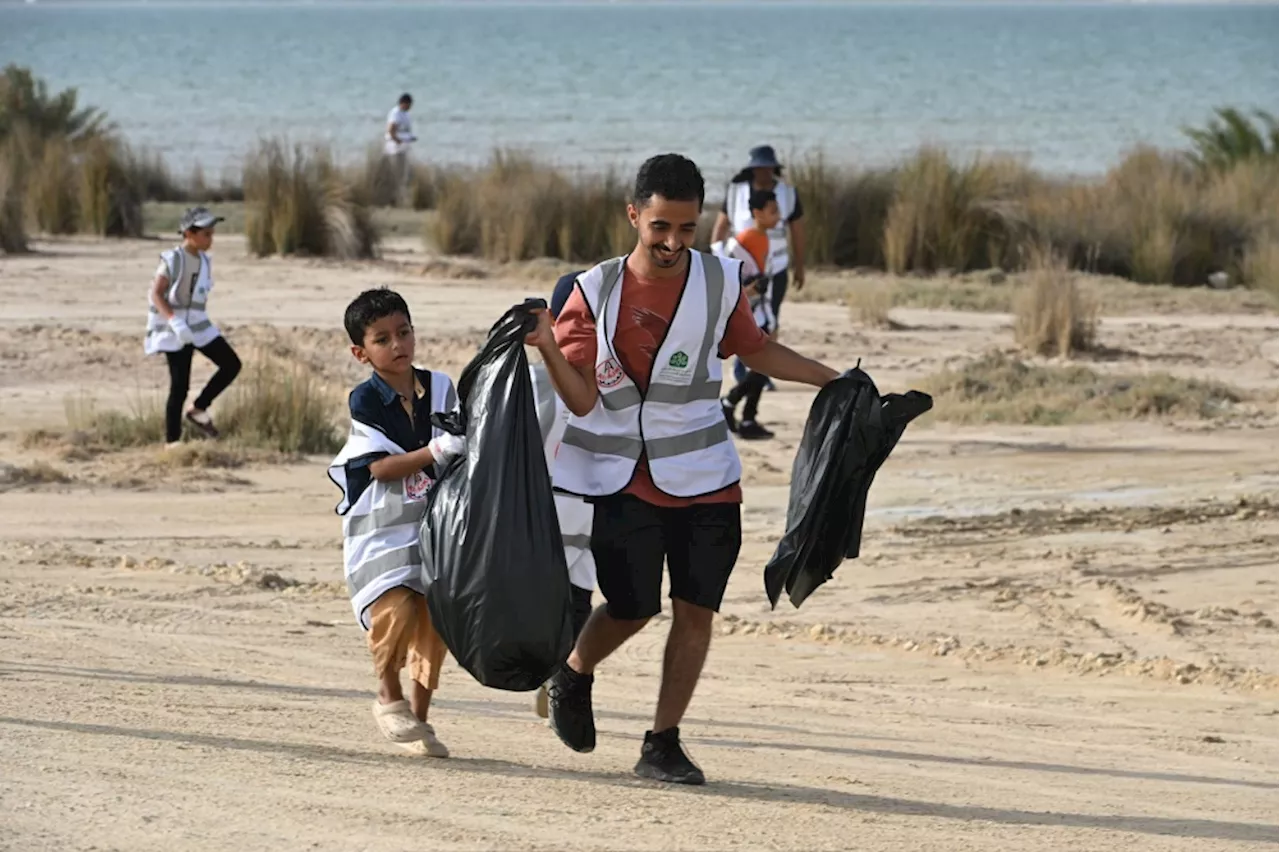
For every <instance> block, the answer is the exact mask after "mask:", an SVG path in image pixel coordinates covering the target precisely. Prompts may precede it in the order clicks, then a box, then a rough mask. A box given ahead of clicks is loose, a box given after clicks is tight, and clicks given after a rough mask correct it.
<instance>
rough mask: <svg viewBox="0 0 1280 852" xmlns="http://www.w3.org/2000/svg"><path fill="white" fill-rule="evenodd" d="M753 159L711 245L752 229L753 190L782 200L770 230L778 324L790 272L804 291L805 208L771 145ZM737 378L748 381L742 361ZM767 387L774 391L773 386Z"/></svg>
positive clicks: (731, 190)
mask: <svg viewBox="0 0 1280 852" xmlns="http://www.w3.org/2000/svg"><path fill="white" fill-rule="evenodd" d="M749 157H750V159H749V160H748V161H747V164H746V165H745V166H743V167H742V170H741V171H739V172H738V173H737V174H736V175H734V176H733V180H731V181H729V186H728V187H727V188H726V189H725V193H724V206H723V207H722V208H721V209H720V212H719V213H718V214H717V215H716V221H715V224H714V225H713V226H712V227H711V242H713V243H717V242H720V241H721V240H724V239H727V238H728V237H730V236H732V235H733V234H740V233H742V231H743V230H744V229H746V228H750V227H751V225H752V218H751V205H750V203H749V202H750V200H751V192H752V190H756V189H767V190H769V191H771V192H773V194H774V196H775V197H776V198H777V199H778V212H779V214H780V218H779V220H778V224H777V225H776V226H774V227H773V228H771V229H770V230H769V268H770V271H771V272H772V274H773V280H772V282H770V284H769V289H770V291H771V294H770V298H771V299H772V300H773V316H774V321H775V323H776V322H777V320H778V319H779V315H780V313H781V311H782V300H783V299H785V298H786V297H787V279H788V271H789V272H790V278H791V280H793V281H794V282H795V285H796V290H797V291H800V290H803V289H804V250H805V233H804V206H803V205H802V204H801V203H800V196H799V194H798V193H797V192H796V189H795V187H793V186H791V185H790V184H788V183H787V182H786V181H785V180H783V179H782V164H781V163H779V162H778V157H777V155H776V154H775V153H774V151H773V147H772V146H771V145H758V146H756V147H755V148H752V149H751V151H750V154H749ZM775 331H776V328H775ZM733 376H734V378H735V379H736V380H737V381H739V382H741V381H743V380H744V379H746V377H747V370H746V368H745V367H744V366H743V365H742V362H741V360H739V361H737V362H736V363H735V364H734V365H733ZM766 386H767V387H768V388H769V390H773V383H772V382H769V383H768V384H767V385H766Z"/></svg>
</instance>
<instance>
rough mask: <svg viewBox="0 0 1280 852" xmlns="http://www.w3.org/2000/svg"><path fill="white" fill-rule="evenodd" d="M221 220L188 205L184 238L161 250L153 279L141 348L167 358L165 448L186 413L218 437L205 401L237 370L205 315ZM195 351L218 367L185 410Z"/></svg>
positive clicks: (173, 440) (223, 387)
mask: <svg viewBox="0 0 1280 852" xmlns="http://www.w3.org/2000/svg"><path fill="white" fill-rule="evenodd" d="M221 221H222V217H221V216H215V215H214V214H213V213H211V212H209V210H207V209H205V208H204V207H192V208H190V209H188V210H187V211H186V212H185V213H184V214H183V216H182V221H181V223H180V225H179V228H178V233H180V234H181V235H182V242H181V243H179V244H178V245H177V246H175V247H173V248H171V249H169V250H168V251H165V252H162V253H161V255H160V266H159V267H157V269H156V274H155V278H154V279H153V280H152V282H151V292H150V294H149V296H150V299H149V301H150V305H149V307H148V311H147V336H146V340H145V342H144V349H145V351H146V353H147V354H148V355H155V354H157V353H161V352H163V353H164V356H165V360H166V361H168V363H169V398H168V401H167V402H166V403H165V412H164V434H165V446H167V447H172V446H174V445H176V444H177V443H178V442H179V441H180V440H181V438H182V420H183V417H184V416H185V418H186V420H187V422H188V423H190V424H191V425H193V426H195V427H196V428H197V429H199V430H200V431H201V432H203V433H205V434H206V435H208V436H209V437H211V438H216V437H217V436H218V430H217V428H215V427H214V425H213V419H212V418H211V417H210V416H209V406H211V405H212V404H213V401H214V400H215V399H216V398H217V397H218V395H219V394H220V393H222V392H223V391H224V390H226V389H227V387H228V386H229V385H230V384H231V382H232V381H234V380H235V377H236V376H237V375H238V374H239V373H240V359H239V358H238V357H237V356H236V353H235V350H234V349H232V348H231V344H229V343H227V341H226V338H224V337H223V336H222V332H220V331H219V330H218V327H217V326H216V325H214V324H213V321H212V320H210V319H209V314H208V303H209V293H210V292H211V291H212V290H213V269H212V266H211V264H210V262H209V254H208V252H209V249H210V247H211V246H212V245H213V232H214V229H215V228H216V227H217V224H218V223H219V222H221ZM196 350H199V351H200V354H201V355H204V356H205V357H206V358H208V359H209V360H210V361H212V362H213V363H214V364H215V365H216V366H217V368H218V370H217V372H215V373H214V374H213V377H212V378H211V379H209V383H208V384H207V385H205V387H204V390H202V391H201V392H200V395H199V396H198V397H196V399H195V402H193V403H192V404H191V407H190V408H188V409H186V412H185V415H184V412H183V405H185V404H186V401H187V392H188V390H189V389H190V383H191V359H192V356H193V355H194V354H195V352H196Z"/></svg>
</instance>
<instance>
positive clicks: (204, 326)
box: [190, 320, 213, 334]
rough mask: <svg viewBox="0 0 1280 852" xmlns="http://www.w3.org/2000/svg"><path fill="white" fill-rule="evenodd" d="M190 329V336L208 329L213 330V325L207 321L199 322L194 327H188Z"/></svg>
mask: <svg viewBox="0 0 1280 852" xmlns="http://www.w3.org/2000/svg"><path fill="white" fill-rule="evenodd" d="M190 328H191V333H192V334H194V333H196V332H197V331H208V330H209V329H211V328H213V323H212V322H210V321H209V320H201V321H200V322H198V323H196V324H195V325H192V326H190Z"/></svg>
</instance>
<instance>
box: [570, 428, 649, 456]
mask: <svg viewBox="0 0 1280 852" xmlns="http://www.w3.org/2000/svg"><path fill="white" fill-rule="evenodd" d="M560 441H561V443H564V444H568V445H569V446H571V447H577V448H578V449H580V450H586V451H587V452H589V453H592V454H594V455H598V456H621V457H622V458H624V459H630V460H632V461H637V460H638V459H639V458H640V453H641V451H643V450H644V444H642V443H640V439H639V438H628V437H626V436H623V435H593V434H592V433H590V432H588V431H586V430H584V429H580V428H578V427H577V426H574V425H573V424H572V423H570V424H569V425H568V426H566V427H565V430H564V437H563V438H561V439H560Z"/></svg>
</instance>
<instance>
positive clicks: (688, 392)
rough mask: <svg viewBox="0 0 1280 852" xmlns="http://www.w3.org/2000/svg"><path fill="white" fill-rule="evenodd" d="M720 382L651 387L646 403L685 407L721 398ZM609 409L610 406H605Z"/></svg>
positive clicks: (654, 385) (655, 385)
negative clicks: (688, 404)
mask: <svg viewBox="0 0 1280 852" xmlns="http://www.w3.org/2000/svg"><path fill="white" fill-rule="evenodd" d="M720 390H721V388H720V382H718V381H712V380H707V381H704V382H697V381H695V382H694V383H693V384H691V385H687V386H686V385H662V384H652V385H649V392H648V393H647V394H645V397H644V399H645V402H662V403H668V404H670V405H683V404H684V403H686V402H696V401H698V400H705V399H719V398H720ZM605 407H606V408H608V406H605Z"/></svg>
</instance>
